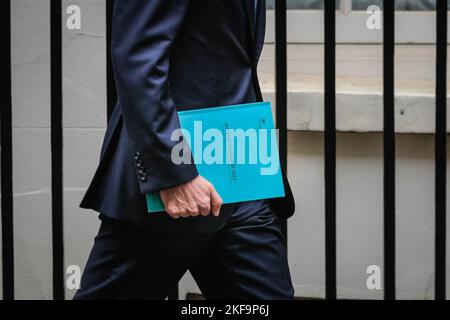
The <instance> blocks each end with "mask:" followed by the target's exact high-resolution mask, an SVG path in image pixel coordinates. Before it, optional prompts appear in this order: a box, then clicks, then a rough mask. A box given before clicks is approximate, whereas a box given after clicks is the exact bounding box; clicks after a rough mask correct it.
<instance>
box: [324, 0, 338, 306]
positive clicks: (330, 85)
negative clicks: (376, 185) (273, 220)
mask: <svg viewBox="0 0 450 320" xmlns="http://www.w3.org/2000/svg"><path fill="white" fill-rule="evenodd" d="M324 10H325V15H324V17H325V21H324V23H325V28H324V29H325V104H324V107H325V133H324V149H325V150H324V152H325V273H326V277H325V287H326V289H325V291H326V294H325V295H326V299H329V300H334V299H336V4H335V1H324Z"/></svg>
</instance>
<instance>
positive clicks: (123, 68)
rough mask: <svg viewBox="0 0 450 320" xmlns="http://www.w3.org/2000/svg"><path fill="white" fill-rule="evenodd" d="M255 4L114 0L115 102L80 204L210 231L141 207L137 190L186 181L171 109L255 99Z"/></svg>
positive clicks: (258, 40)
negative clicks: (175, 153) (176, 160)
mask: <svg viewBox="0 0 450 320" xmlns="http://www.w3.org/2000/svg"><path fill="white" fill-rule="evenodd" d="M264 2H265V1H264V0H262V1H261V3H260V5H259V6H257V10H256V11H255V8H254V3H255V1H254V0H116V1H115V8H114V17H113V27H112V61H113V69H114V75H115V80H116V87H117V92H118V102H117V105H116V107H115V109H114V111H113V114H112V117H111V119H110V122H109V124H108V128H107V131H106V134H105V138H104V142H103V146H102V151H101V156H100V163H99V166H98V168H97V170H96V173H95V175H94V178H93V180H92V182H91V184H90V186H89V188H88V190H87V192H86V194H85V196H84V198H83V200H82V203H81V207H82V208H89V209H93V210H95V211H98V212H100V213H101V214H102V215H105V216H108V217H110V218H114V219H120V220H125V221H129V222H132V223H136V224H139V225H145V226H148V227H150V228H155V229H158V230H163V231H168V232H187V233H192V232H213V231H215V230H217V228H220V226H221V225H223V224H224V223H225V222H226V219H227V218H228V217H229V215H230V213H231V212H232V211H233V208H234V206H235V205H224V206H223V208H222V210H221V215H220V217H219V218H215V217H196V218H187V219H178V220H173V219H172V218H170V217H169V216H168V215H167V214H165V213H164V214H149V213H147V210H146V201H145V197H144V195H145V194H146V193H148V192H158V191H159V190H163V189H167V188H170V187H174V186H177V185H181V184H183V183H186V182H188V181H191V180H192V179H194V178H195V177H197V175H198V173H197V170H196V167H195V165H194V164H182V165H175V164H173V162H172V161H171V157H170V155H171V151H172V147H173V146H174V144H175V143H176V142H172V141H171V139H170V137H171V134H172V132H173V131H174V130H175V129H177V128H179V120H178V116H177V111H180V110H187V109H194V108H208V107H214V106H223V105H233V104H240V103H250V102H255V101H262V95H261V90H260V87H259V83H258V78H257V72H256V70H257V63H258V59H259V56H260V54H261V50H262V47H263V44H264V33H265V3H264ZM285 187H286V197H285V198H282V199H277V200H273V201H272V203H273V206H274V207H275V208H274V209H276V211H277V213H278V214H279V215H280V216H281V217H289V216H291V215H292V214H293V212H294V201H293V197H292V193H291V191H290V188H289V184H288V182H287V180H285Z"/></svg>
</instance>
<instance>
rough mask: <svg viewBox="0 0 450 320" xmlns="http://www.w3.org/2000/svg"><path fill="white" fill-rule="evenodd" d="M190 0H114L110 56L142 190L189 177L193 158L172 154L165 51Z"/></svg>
mask: <svg viewBox="0 0 450 320" xmlns="http://www.w3.org/2000/svg"><path fill="white" fill-rule="evenodd" d="M189 3H190V0H116V1H115V8H114V18H113V29H112V61H113V68H114V74H115V78H116V86H117V92H118V99H119V102H120V105H121V107H122V113H123V117H124V121H125V126H126V129H127V132H128V135H129V137H130V139H131V141H132V147H133V149H134V155H133V156H134V159H135V161H136V174H137V177H138V180H139V185H140V191H141V193H142V194H145V193H149V192H155V191H159V190H163V189H167V188H170V187H174V186H177V185H180V184H183V183H186V182H188V181H191V180H193V179H194V178H195V177H196V176H197V175H198V173H197V169H196V167H195V165H194V164H181V165H175V164H174V163H173V162H172V160H171V152H172V148H173V146H174V145H175V144H176V143H177V142H173V141H171V135H172V132H173V131H174V130H176V129H178V128H179V127H180V124H179V119H178V115H177V112H176V108H175V104H174V102H173V100H172V98H171V95H170V92H169V83H168V74H169V63H170V61H169V54H170V49H171V47H172V45H173V44H174V41H175V39H176V37H177V35H178V33H179V32H180V28H181V26H182V23H183V21H184V19H185V17H186V15H187V12H188V7H189Z"/></svg>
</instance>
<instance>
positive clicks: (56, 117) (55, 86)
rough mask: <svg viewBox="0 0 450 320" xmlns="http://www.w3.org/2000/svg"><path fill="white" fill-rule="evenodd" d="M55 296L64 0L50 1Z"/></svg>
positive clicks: (59, 269)
mask: <svg viewBox="0 0 450 320" xmlns="http://www.w3.org/2000/svg"><path fill="white" fill-rule="evenodd" d="M50 31H51V35H50V39H51V40H50V59H51V61H50V65H51V70H50V74H51V151H52V156H51V159H52V160H51V163H52V248H53V299H55V300H63V299H64V237H63V123H62V121H63V118H62V112H63V111H62V106H63V100H62V99H63V96H62V95H63V92H62V91H63V89H62V1H61V0H51V2H50Z"/></svg>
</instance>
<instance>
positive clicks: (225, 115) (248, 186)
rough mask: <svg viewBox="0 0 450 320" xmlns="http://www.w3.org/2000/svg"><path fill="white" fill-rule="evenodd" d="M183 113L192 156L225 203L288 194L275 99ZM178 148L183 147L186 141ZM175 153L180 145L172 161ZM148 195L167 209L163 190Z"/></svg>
mask: <svg viewBox="0 0 450 320" xmlns="http://www.w3.org/2000/svg"><path fill="white" fill-rule="evenodd" d="M178 115H179V119H180V125H181V128H182V135H183V137H184V141H185V143H186V142H187V145H189V148H190V151H191V153H192V159H191V157H189V159H191V160H192V161H193V162H194V163H195V165H196V167H197V170H198V172H199V174H200V175H201V176H203V177H204V178H205V179H207V180H209V181H210V182H211V183H212V184H213V185H214V187H215V188H216V190H217V192H218V193H219V194H220V196H221V197H222V199H223V202H224V203H225V204H227V203H236V202H243V201H251V200H261V199H269V198H279V197H284V196H285V194H284V185H283V179H282V175H281V168H280V160H279V153H278V144H277V134H276V131H275V129H274V122H273V117H272V109H271V105H270V102H258V103H250V104H242V105H233V106H225V107H215V108H207V109H199V110H190V111H181V112H179V113H178ZM177 141H178V140H177ZM185 146H186V144H185ZM179 147H180V150H181V149H182V148H181V147H182V144H181V143H180V145H179ZM174 154H175V156H176V155H177V154H178V153H177V150H174V152H173V153H172V160H174ZM181 154H183V153H181ZM175 161H179V159H175ZM150 179H151V177H150ZM146 199H147V207H148V211H149V212H151V213H153V212H162V211H164V205H163V203H162V202H161V199H160V197H159V194H156V193H152V194H147V195H146Z"/></svg>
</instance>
